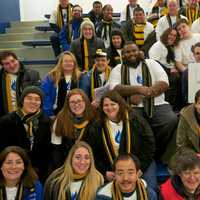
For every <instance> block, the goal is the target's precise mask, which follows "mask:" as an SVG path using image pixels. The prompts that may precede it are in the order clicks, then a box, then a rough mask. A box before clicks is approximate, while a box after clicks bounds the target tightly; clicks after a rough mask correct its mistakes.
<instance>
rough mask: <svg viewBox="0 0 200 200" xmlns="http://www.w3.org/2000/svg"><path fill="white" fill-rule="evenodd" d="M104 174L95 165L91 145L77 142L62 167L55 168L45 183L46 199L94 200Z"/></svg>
mask: <svg viewBox="0 0 200 200" xmlns="http://www.w3.org/2000/svg"><path fill="white" fill-rule="evenodd" d="M102 184H103V176H102V175H101V174H100V173H99V172H98V171H97V170H96V168H95V166H94V157H93V153H92V149H91V147H90V146H89V145H88V144H87V143H85V142H77V143H76V144H74V145H73V146H72V148H71V150H70V152H69V155H68V157H67V159H66V161H65V163H64V165H63V166H62V167H60V168H59V169H57V170H55V171H54V172H53V173H52V174H51V176H50V177H49V178H48V179H47V181H46V183H45V192H44V200H49V199H51V200H57V199H66V195H67V199H82V200H93V199H94V197H95V194H96V190H97V188H98V187H99V186H100V185H102Z"/></svg>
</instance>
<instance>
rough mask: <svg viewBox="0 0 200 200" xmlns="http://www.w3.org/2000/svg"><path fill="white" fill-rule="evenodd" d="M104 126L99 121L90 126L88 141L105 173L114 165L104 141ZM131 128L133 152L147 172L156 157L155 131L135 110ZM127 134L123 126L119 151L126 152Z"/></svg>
mask: <svg viewBox="0 0 200 200" xmlns="http://www.w3.org/2000/svg"><path fill="white" fill-rule="evenodd" d="M124 126H125V124H124ZM124 126H123V127H124ZM102 127H104V124H102V123H101V122H98V121H97V122H96V124H95V126H93V127H90V130H89V134H90V137H88V138H89V140H88V143H89V144H90V145H91V147H92V149H93V153H94V157H95V162H96V167H97V169H98V170H99V171H100V172H101V173H102V174H104V175H105V172H106V171H111V170H112V166H111V163H110V161H109V158H108V156H107V154H106V149H105V146H104V143H103V137H102ZM130 129H131V133H132V134H131V136H132V137H131V141H132V146H131V153H132V154H134V155H136V156H137V157H138V158H139V160H140V162H141V170H142V171H143V172H145V171H146V170H147V168H148V167H149V165H150V164H151V162H152V161H153V158H154V151H155V141H154V136H153V132H152V130H151V128H150V126H149V124H148V123H147V122H146V120H145V119H144V118H142V117H141V116H139V114H138V113H136V112H135V111H133V112H131V113H130ZM125 135H126V131H125V129H124V128H123V130H122V136H121V142H120V146H119V153H125V152H126V141H125Z"/></svg>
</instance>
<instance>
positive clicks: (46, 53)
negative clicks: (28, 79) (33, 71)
mask: <svg viewBox="0 0 200 200" xmlns="http://www.w3.org/2000/svg"><path fill="white" fill-rule="evenodd" d="M3 50H9V51H12V52H14V53H15V54H16V55H17V57H18V58H19V59H20V60H24V61H27V60H52V59H54V53H53V50H52V48H51V47H39V48H29V47H25V48H10V49H3ZM0 51H1V49H0Z"/></svg>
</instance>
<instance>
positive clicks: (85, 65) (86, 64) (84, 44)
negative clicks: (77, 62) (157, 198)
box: [83, 39, 89, 71]
mask: <svg viewBox="0 0 200 200" xmlns="http://www.w3.org/2000/svg"><path fill="white" fill-rule="evenodd" d="M83 48H84V63H83V64H84V69H85V71H88V70H89V51H88V44H87V40H86V39H84V40H83Z"/></svg>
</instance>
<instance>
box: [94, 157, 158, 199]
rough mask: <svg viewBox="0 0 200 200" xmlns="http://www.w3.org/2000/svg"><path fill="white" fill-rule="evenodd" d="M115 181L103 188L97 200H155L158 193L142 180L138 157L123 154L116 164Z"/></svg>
mask: <svg viewBox="0 0 200 200" xmlns="http://www.w3.org/2000/svg"><path fill="white" fill-rule="evenodd" d="M113 168H114V171H115V172H114V176H115V178H114V181H112V182H110V183H108V184H106V185H104V186H103V187H101V188H100V189H99V190H98V192H97V196H96V200H103V199H107V200H123V199H133V200H136V199H140V200H148V199H150V200H155V199H157V197H156V193H155V192H154V191H153V190H152V189H150V188H148V187H147V184H146V182H145V181H144V180H143V179H141V178H140V163H139V160H138V158H137V157H136V156H133V155H131V154H121V155H119V156H118V157H117V159H116V161H115V163H114V167H113Z"/></svg>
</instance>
